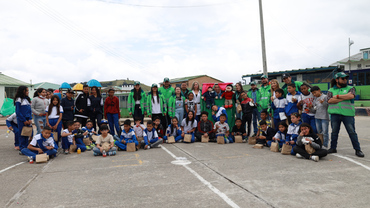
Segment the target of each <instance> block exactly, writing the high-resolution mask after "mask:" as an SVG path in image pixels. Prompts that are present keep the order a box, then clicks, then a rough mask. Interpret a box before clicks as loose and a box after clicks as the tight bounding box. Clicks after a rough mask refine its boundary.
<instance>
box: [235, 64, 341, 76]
mask: <svg viewBox="0 0 370 208" xmlns="http://www.w3.org/2000/svg"><path fill="white" fill-rule="evenodd" d="M337 68H338V67H337V66H322V67H313V68H305V69H292V70H285V71H276V72H268V77H269V76H273V75H281V74H283V73H285V72H288V73H289V74H291V75H292V74H302V73H304V72H315V71H332V70H334V69H337ZM262 75H263V73H259V74H246V75H243V76H242V78H244V77H261V76H262Z"/></svg>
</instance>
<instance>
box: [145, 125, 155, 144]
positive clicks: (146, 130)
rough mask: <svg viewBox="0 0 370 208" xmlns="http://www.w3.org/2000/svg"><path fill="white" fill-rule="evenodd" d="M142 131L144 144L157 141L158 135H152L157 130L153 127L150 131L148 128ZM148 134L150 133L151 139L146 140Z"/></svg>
mask: <svg viewBox="0 0 370 208" xmlns="http://www.w3.org/2000/svg"><path fill="white" fill-rule="evenodd" d="M144 132H145V135H146V136H144V142H145V145H149V143H154V142H156V141H158V136H157V137H155V136H154V135H155V133H156V132H157V130H155V128H153V129H152V131H151V132H149V131H148V129H147V128H146V129H144ZM148 134H152V139H151V140H150V141H148V136H147V135H148Z"/></svg>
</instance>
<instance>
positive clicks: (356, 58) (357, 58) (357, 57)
mask: <svg viewBox="0 0 370 208" xmlns="http://www.w3.org/2000/svg"><path fill="white" fill-rule="evenodd" d="M350 60H351V62H357V61H363V60H365V59H363V55H362V53H356V54H355V55H353V56H351V57H350ZM345 63H348V57H347V58H344V59H342V60H339V61H337V62H335V63H332V64H330V66H337V65H340V64H345Z"/></svg>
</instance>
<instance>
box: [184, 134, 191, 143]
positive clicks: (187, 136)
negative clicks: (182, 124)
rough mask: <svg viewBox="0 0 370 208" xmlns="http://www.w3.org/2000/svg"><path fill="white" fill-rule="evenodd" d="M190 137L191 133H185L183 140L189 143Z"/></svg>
mask: <svg viewBox="0 0 370 208" xmlns="http://www.w3.org/2000/svg"><path fill="white" fill-rule="evenodd" d="M191 137H192V135H191V134H185V136H184V142H188V143H190V142H191Z"/></svg>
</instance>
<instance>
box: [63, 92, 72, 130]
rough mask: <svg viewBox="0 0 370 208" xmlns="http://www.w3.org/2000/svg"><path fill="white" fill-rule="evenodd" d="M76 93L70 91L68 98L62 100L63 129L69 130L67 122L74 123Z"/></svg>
mask: <svg viewBox="0 0 370 208" xmlns="http://www.w3.org/2000/svg"><path fill="white" fill-rule="evenodd" d="M74 94H75V93H74V92H73V90H71V89H68V90H67V93H66V97H64V98H62V100H61V101H60V106H62V107H63V117H62V124H63V128H65V129H66V128H67V121H73V111H74V108H75V106H74V103H75V101H74V100H73V95H74Z"/></svg>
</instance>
